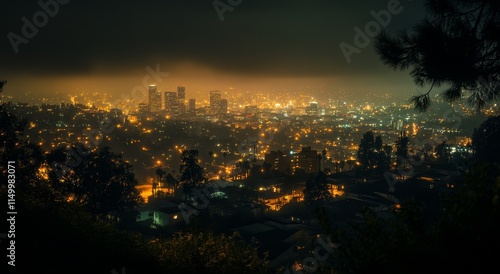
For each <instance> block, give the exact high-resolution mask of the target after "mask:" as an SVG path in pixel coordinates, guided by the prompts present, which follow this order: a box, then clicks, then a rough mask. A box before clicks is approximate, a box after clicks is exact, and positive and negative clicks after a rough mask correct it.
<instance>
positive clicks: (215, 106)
mask: <svg viewBox="0 0 500 274" xmlns="http://www.w3.org/2000/svg"><path fill="white" fill-rule="evenodd" d="M221 100H222V93H221V92H220V91H218V90H212V91H210V113H211V114H219V113H221Z"/></svg>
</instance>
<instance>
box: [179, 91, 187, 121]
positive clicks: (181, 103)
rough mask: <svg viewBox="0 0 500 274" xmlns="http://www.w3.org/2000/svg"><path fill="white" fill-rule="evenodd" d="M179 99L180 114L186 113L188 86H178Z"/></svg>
mask: <svg viewBox="0 0 500 274" xmlns="http://www.w3.org/2000/svg"><path fill="white" fill-rule="evenodd" d="M177 99H178V101H179V114H180V115H184V113H186V87H184V86H178V87H177Z"/></svg>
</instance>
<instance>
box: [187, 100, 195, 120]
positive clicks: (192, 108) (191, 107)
mask: <svg viewBox="0 0 500 274" xmlns="http://www.w3.org/2000/svg"><path fill="white" fill-rule="evenodd" d="M188 113H189V115H191V116H194V115H196V100H195V99H189V108H188Z"/></svg>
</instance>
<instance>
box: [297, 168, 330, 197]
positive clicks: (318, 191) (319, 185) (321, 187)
mask: <svg viewBox="0 0 500 274" xmlns="http://www.w3.org/2000/svg"><path fill="white" fill-rule="evenodd" d="M331 197H332V195H331V194H330V192H329V191H328V186H327V182H326V174H325V173H323V172H322V171H319V172H318V175H317V176H316V179H309V180H307V181H306V186H305V188H304V201H305V202H306V204H308V205H316V204H318V203H319V202H321V201H324V200H326V199H328V198H331Z"/></svg>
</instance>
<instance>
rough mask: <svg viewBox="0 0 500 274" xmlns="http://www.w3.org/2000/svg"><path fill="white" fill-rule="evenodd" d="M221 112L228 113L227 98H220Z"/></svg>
mask: <svg viewBox="0 0 500 274" xmlns="http://www.w3.org/2000/svg"><path fill="white" fill-rule="evenodd" d="M219 113H220V114H227V99H222V100H220V112H219Z"/></svg>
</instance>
